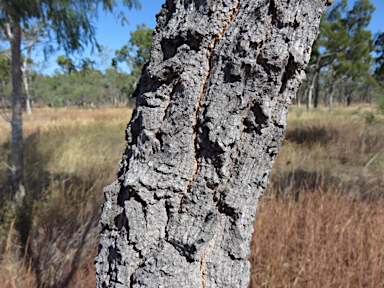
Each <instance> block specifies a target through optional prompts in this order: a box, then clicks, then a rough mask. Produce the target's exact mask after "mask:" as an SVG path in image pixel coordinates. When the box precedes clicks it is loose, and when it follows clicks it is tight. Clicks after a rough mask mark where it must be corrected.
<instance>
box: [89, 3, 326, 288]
mask: <svg viewBox="0 0 384 288" xmlns="http://www.w3.org/2000/svg"><path fill="white" fill-rule="evenodd" d="M330 4H331V2H330V1H327V0H301V1H298V0H295V1H294V0H291V1H278V0H274V1H273V0H272V1H256V0H254V1H251V0H249V1H245V0H244V1H236V0H222V1H220V0H212V1H199V0H194V1H193V0H192V1H181V0H170V1H167V2H166V4H165V5H164V6H163V8H162V10H161V12H160V13H159V15H158V17H157V21H158V24H157V28H156V29H155V32H154V42H153V45H152V52H151V58H150V62H149V64H148V65H147V66H146V67H145V68H144V70H143V75H142V77H141V80H140V83H139V85H138V87H137V89H136V91H135V93H134V95H135V96H136V97H137V102H136V109H135V110H134V112H133V116H132V120H131V122H130V123H129V125H128V127H127V129H126V138H127V141H128V145H127V149H126V151H125V153H124V156H123V159H122V161H121V168H120V171H119V172H118V180H117V181H116V182H114V183H113V184H111V185H110V186H108V187H106V188H105V190H104V192H105V199H106V202H105V204H104V206H103V213H102V216H101V220H100V225H101V227H102V231H101V244H100V246H99V255H98V256H97V258H96V269H97V287H99V288H101V287H119V288H123V287H168V288H171V287H188V288H189V287H196V288H197V287H199V288H200V287H247V286H248V283H249V276H250V264H249V261H248V260H247V259H248V257H249V254H250V248H249V244H250V240H251V236H252V232H253V221H254V218H255V214H256V209H257V204H258V202H259V200H260V198H261V197H262V195H263V192H264V190H265V188H266V186H267V184H268V175H269V172H270V170H271V168H272V164H273V161H274V158H275V156H276V154H277V152H278V150H279V147H280V142H281V140H282V139H283V138H284V130H285V124H286V116H287V112H288V107H289V105H290V104H291V103H292V101H293V99H294V98H295V94H296V92H297V89H298V87H299V85H300V84H301V83H302V81H303V80H304V78H305V74H304V69H305V67H306V65H307V63H308V61H309V57H310V50H311V46H312V43H313V41H314V40H315V38H316V36H317V31H318V25H319V21H320V17H321V14H322V12H323V11H324V10H325V9H326V6H328V5H330Z"/></svg>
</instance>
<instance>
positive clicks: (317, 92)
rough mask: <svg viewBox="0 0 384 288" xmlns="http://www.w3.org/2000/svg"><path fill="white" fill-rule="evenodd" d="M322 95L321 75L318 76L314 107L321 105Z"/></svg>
mask: <svg viewBox="0 0 384 288" xmlns="http://www.w3.org/2000/svg"><path fill="white" fill-rule="evenodd" d="M319 94H320V74H317V77H316V86H315V101H314V103H313V107H314V108H317V106H318V105H319V96H320V95H319Z"/></svg>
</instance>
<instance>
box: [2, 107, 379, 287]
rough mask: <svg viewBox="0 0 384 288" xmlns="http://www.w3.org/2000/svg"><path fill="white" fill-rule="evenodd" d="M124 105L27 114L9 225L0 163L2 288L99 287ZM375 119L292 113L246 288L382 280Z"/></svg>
mask: <svg viewBox="0 0 384 288" xmlns="http://www.w3.org/2000/svg"><path fill="white" fill-rule="evenodd" d="M130 113H131V111H130V110H129V111H127V109H122V108H120V109H104V110H94V111H91V110H70V109H58V110H55V109H39V110H37V111H34V114H32V115H30V116H25V118H24V133H25V144H24V145H25V175H26V187H27V191H28V195H29V196H28V199H27V201H26V206H25V209H24V210H23V213H20V214H19V215H18V220H17V221H14V219H15V217H14V215H12V213H10V209H9V205H8V204H7V203H9V195H10V194H9V193H10V189H9V180H8V179H9V178H8V174H7V173H8V172H7V170H6V168H4V167H1V168H0V169H2V170H1V174H0V183H1V187H2V190H1V193H0V198H1V199H2V203H3V204H2V206H1V208H2V210H1V212H0V270H1V271H2V272H1V273H0V287H12V288H13V287H31V288H34V287H79V288H80V287H84V288H85V287H94V286H95V276H94V275H95V268H94V265H93V258H94V257H95V256H96V254H97V244H98V241H99V238H98V228H97V226H96V225H97V221H98V218H99V215H100V212H101V210H100V205H101V203H102V202H103V197H102V193H101V191H102V187H103V186H106V185H107V184H109V183H110V182H112V181H113V180H114V179H115V172H116V170H117V168H118V165H117V162H118V160H119V159H120V157H121V153H122V152H123V149H124V146H125V141H124V129H125V126H126V124H127V123H128V121H129V118H130ZM372 115H374V116H373V118H372ZM383 122H384V119H383V117H382V116H380V115H377V114H372V108H371V107H367V106H365V107H360V106H354V107H349V108H347V107H337V106H335V111H334V113H333V115H332V116H329V113H328V111H327V110H326V108H320V109H317V110H315V111H310V112H307V111H306V110H305V109H298V108H292V109H291V110H290V113H289V118H288V125H287V132H286V140H285V141H284V142H283V145H282V148H281V150H280V152H279V154H278V156H277V158H276V163H275V166H274V168H273V170H272V173H271V177H270V178H271V184H270V185H269V187H268V189H267V191H266V195H265V197H264V198H263V199H262V201H261V203H260V206H259V210H258V213H257V217H256V221H255V231H256V232H255V234H254V237H253V239H252V255H251V256H250V261H251V262H252V278H251V287H384V282H383V281H384V280H383V279H384V266H383V264H384V263H383V261H384V258H383V257H384V250H383V248H382V247H384V245H383V244H384V224H383V223H384V215H383V212H382V210H383V209H382V207H383V206H384V197H383V195H384V194H383V192H384V177H383V172H382V171H383V170H384V152H383V153H380V151H382V149H383V148H384V125H382V123H383ZM0 127H3V128H4V129H2V130H1V131H0V157H1V158H2V159H5V160H6V161H8V160H9V156H10V155H9V148H10V142H9V139H10V135H9V133H8V134H7V132H6V129H8V130H9V128H8V126H7V124H6V123H4V122H0ZM371 160H372V161H371ZM368 163H369V165H368V166H367V167H366V165H367V164H368ZM21 247H24V248H21Z"/></svg>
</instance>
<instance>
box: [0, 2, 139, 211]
mask: <svg viewBox="0 0 384 288" xmlns="http://www.w3.org/2000/svg"><path fill="white" fill-rule="evenodd" d="M123 4H125V5H126V6H128V7H129V8H132V7H133V6H135V7H139V2H138V1H137V0H124V1H123ZM99 6H101V8H102V9H103V10H104V11H107V12H113V11H114V10H115V8H116V2H115V1H113V0H102V1H97V0H94V1H85V0H84V1H83V0H82V1H74V0H42V1H30V0H18V1H4V0H3V1H0V8H1V9H0V27H1V29H2V32H3V33H4V34H5V35H6V37H7V39H8V41H9V43H10V46H11V54H12V64H11V66H12V87H13V88H12V121H11V126H12V164H11V167H12V169H11V171H12V186H13V201H12V203H13V207H14V209H15V207H18V206H20V205H21V203H22V200H23V198H24V196H25V188H24V177H23V144H22V141H23V133H22V124H23V122H22V95H21V92H22V91H21V81H22V80H21V79H22V78H21V76H22V74H21V68H20V63H21V39H22V29H23V28H24V27H26V25H28V23H29V22H30V21H39V22H40V23H41V27H42V29H43V30H44V31H45V32H46V33H47V35H48V37H49V38H50V39H52V40H55V42H56V43H57V44H58V47H60V48H62V49H64V50H65V51H66V52H67V53H72V52H74V51H79V50H81V49H84V47H85V46H86V45H88V44H94V45H98V44H97V42H96V40H95V38H94V36H95V32H96V30H95V27H94V26H93V25H92V20H93V19H95V18H96V17H97V12H98V8H99Z"/></svg>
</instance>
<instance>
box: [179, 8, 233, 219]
mask: <svg viewBox="0 0 384 288" xmlns="http://www.w3.org/2000/svg"><path fill="white" fill-rule="evenodd" d="M239 7H240V1H237V4H236V7H235V8H234V9H233V12H232V14H231V15H230V17H229V20H228V22H227V23H226V24H225V26H224V27H223V29H222V31H221V32H220V33H219V34H218V35H217V36H216V37H215V38H214V39H213V41H212V44H211V45H210V47H209V48H210V50H209V51H208V55H207V60H208V63H209V64H208V67H207V70H206V77H205V79H204V81H203V85H202V89H201V92H200V94H199V98H198V102H197V106H196V110H195V111H196V113H195V116H194V118H195V121H196V124H195V126H194V129H193V130H194V135H193V141H194V147H195V171H194V173H193V175H192V178H191V180H190V181H189V183H188V184H187V189H186V192H185V193H184V194H182V195H181V199H180V205H179V209H178V211H179V212H180V209H181V205H182V202H183V198H184V196H185V195H186V194H187V193H188V192H189V191H190V186H191V183H192V182H193V181H194V180H195V179H196V176H197V174H198V170H199V162H198V159H199V158H200V155H199V149H198V148H197V146H198V145H197V136H198V134H199V119H198V115H199V111H200V107H201V100H202V98H203V96H204V93H205V91H206V86H207V82H208V80H209V76H210V73H211V69H212V55H213V53H214V50H215V47H216V45H217V43H218V41H219V40H220V38H221V37H222V36H223V35H224V33H225V31H226V30H227V28H228V26H229V25H230V24H231V22H232V20H233V17H234V16H235V14H236V12H237V11H238V10H239Z"/></svg>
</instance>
